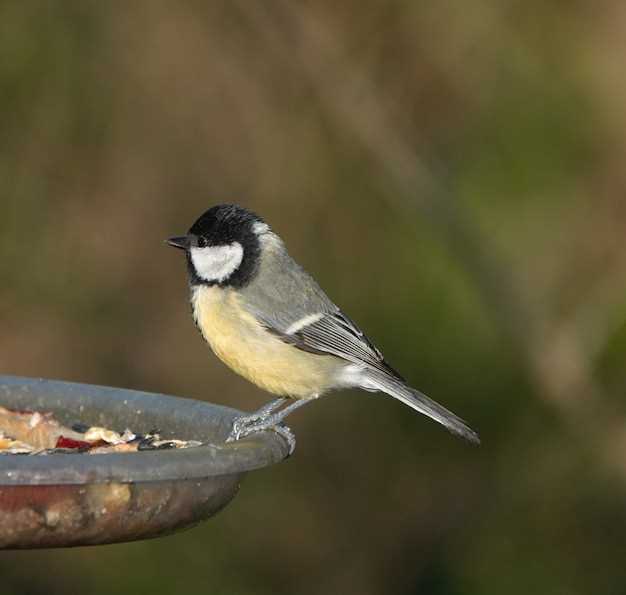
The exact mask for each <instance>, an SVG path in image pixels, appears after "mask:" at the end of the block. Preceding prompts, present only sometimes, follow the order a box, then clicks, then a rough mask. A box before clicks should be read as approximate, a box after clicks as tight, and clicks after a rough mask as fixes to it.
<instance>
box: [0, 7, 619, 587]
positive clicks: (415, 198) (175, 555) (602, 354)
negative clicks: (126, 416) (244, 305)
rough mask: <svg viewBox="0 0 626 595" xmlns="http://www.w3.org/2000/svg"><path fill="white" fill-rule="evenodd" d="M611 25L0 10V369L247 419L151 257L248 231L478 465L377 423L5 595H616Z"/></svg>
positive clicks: (481, 10)
mask: <svg viewBox="0 0 626 595" xmlns="http://www.w3.org/2000/svg"><path fill="white" fill-rule="evenodd" d="M625 40H626V11H625V10H624V6H623V5H622V4H620V3H619V2H604V1H601V2H597V3H594V4H589V3H583V2H572V3H566V2H533V1H531V2H526V3H519V2H496V1H493V0H491V1H490V0H481V1H479V2H477V3H472V4H468V3H464V2H460V1H459V0H451V1H448V2H442V3H436V2H410V1H406V0H405V1H402V0H394V1H391V2H385V3H377V2H344V3H341V4H339V5H336V3H332V2H319V3H293V2H287V1H278V2H273V3H248V2H242V1H236V2H211V3H203V2H193V1H184V2H178V3H173V2H148V1H139V2H133V3H121V2H95V1H66V2H61V3H53V2H39V1H28V2H10V1H9V2H3V3H1V4H0V55H1V56H2V59H1V60H0V130H1V131H2V134H1V135H0V196H1V197H2V198H1V200H2V207H3V208H2V217H0V251H1V254H2V258H1V259H0V276H1V278H2V280H3V282H2V287H1V289H0V312H1V313H2V325H3V332H2V333H1V334H0V372H2V373H9V374H18V375H27V376H43V377H50V378H60V379H66V380H75V381H80V382H91V383H99V384H107V385H118V386H125V387H130V388H138V389H144V390H155V391H160V392H166V393H167V392H169V393H172V394H179V395H185V396H192V397H195V398H200V399H206V400H210V401H214V402H219V403H227V404H230V405H233V406H236V407H239V408H242V409H248V410H251V409H254V408H256V407H257V406H258V405H259V404H260V403H261V402H262V401H263V400H264V399H266V398H267V396H266V395H264V394H261V393H260V392H259V391H258V390H257V389H255V388H254V387H252V386H250V385H248V384H247V383H246V382H245V381H243V380H242V379H240V378H238V377H236V376H234V375H233V374H232V373H231V372H230V371H228V370H227V369H226V368H225V367H223V366H222V365H221V364H220V363H219V362H217V360H216V359H215V358H214V357H212V356H211V355H210V354H209V352H208V350H207V348H206V346H205V345H204V343H203V342H202V340H201V339H200V337H199V336H198V335H197V333H196V332H195V330H194V328H193V324H192V321H191V317H190V316H189V308H188V306H187V302H186V300H187V289H186V279H185V272H184V269H183V266H182V263H181V260H180V255H179V254H173V253H172V252H171V251H170V250H168V249H167V248H166V247H165V246H164V245H163V243H162V240H163V238H165V237H168V236H169V235H172V234H176V233H179V232H182V231H184V230H185V229H186V228H187V227H188V226H189V225H190V223H191V222H192V221H193V220H194V219H195V217H196V216H197V215H199V214H200V213H201V212H202V211H203V210H204V209H206V208H208V207H209V206H211V205H212V204H215V203H217V202H224V201H234V202H239V203H241V204H243V205H244V206H247V207H249V208H252V209H254V210H257V211H258V212H259V213H260V214H262V215H263V216H264V217H265V218H266V219H267V220H268V221H269V222H270V223H271V225H272V226H273V227H274V228H275V229H276V230H277V231H278V232H279V233H280V234H281V235H282V236H283V237H284V239H285V240H286V242H287V244H288V246H289V248H290V250H291V252H292V254H293V255H294V256H295V257H296V258H297V259H298V260H299V261H300V262H301V263H302V264H304V265H305V266H306V268H307V269H309V270H310V271H311V272H312V273H313V274H314V275H315V276H316V277H317V278H318V279H319V280H320V282H321V284H322V285H323V286H324V287H325V288H326V289H327V291H328V293H329V294H330V295H331V296H332V297H333V298H334V299H335V301H336V302H337V303H339V304H340V305H341V306H342V307H344V308H345V310H346V311H347V312H348V313H349V314H350V315H351V316H352V317H353V318H354V319H355V320H357V321H358V322H359V323H360V324H361V325H362V326H363V327H364V328H365V329H366V330H367V331H368V334H369V335H370V336H372V338H373V339H374V340H375V341H376V342H377V344H378V345H379V346H380V347H381V348H382V349H383V351H384V352H385V354H386V356H387V358H388V359H389V361H390V362H391V363H392V364H393V365H394V366H395V367H397V368H398V369H400V370H401V371H402V372H403V374H404V375H405V376H406V377H407V378H408V379H409V380H410V381H411V382H412V383H413V384H414V385H415V386H416V387H419V388H421V389H422V390H424V391H426V392H427V393H428V394H430V395H432V396H433V397H434V398H436V399H437V400H438V401H440V402H442V403H444V404H446V405H447V406H449V407H450V408H451V409H452V410H454V411H455V412H457V413H458V414H459V415H461V416H462V417H464V418H465V419H467V420H468V421H469V422H470V423H471V424H472V425H473V426H474V427H476V428H477V429H478V430H479V431H480V433H481V437H482V439H483V445H482V446H481V447H480V448H479V449H474V448H470V447H468V446H467V445H465V444H463V443H461V442H460V441H458V440H455V439H453V438H452V437H450V436H449V435H448V434H447V433H446V432H444V431H443V430H441V428H439V427H437V426H436V425H435V424H433V423H430V422H428V421H427V420H425V419H423V418H420V417H418V416H416V415H414V414H413V413H411V412H410V411H409V410H408V409H406V408H404V407H402V406H401V405H399V404H398V403H396V402H394V401H392V400H391V399H386V398H383V397H382V396H373V395H367V394H364V393H344V394H336V395H333V396H331V397H328V398H325V399H323V400H322V401H320V402H319V403H317V404H315V405H312V406H311V407H310V409H309V408H307V409H305V410H304V411H303V412H300V413H297V414H295V415H294V416H293V418H292V419H291V425H292V427H293V428H294V429H295V430H296V432H297V434H298V439H299V447H298V451H297V453H296V455H295V457H294V458H293V459H291V460H290V461H289V462H287V463H285V464H282V465H279V466H277V467H275V468H271V469H268V470H266V471H263V472H259V473H254V474H252V475H251V476H250V477H248V478H247V479H246V481H245V483H244V486H243V490H242V492H241V494H240V495H239V497H238V498H237V499H236V500H235V502H234V503H233V504H232V505H231V506H230V507H229V508H228V509H226V510H225V511H224V512H223V513H221V514H220V515H219V516H218V517H217V518H215V519H214V520H212V521H210V522H209V523H207V524H205V525H204V526H201V527H199V528H197V529H194V530H192V531H189V532H186V533H183V534H180V535H176V536H173V537H169V538H166V539H161V540H156V541H152V542H143V543H136V544H127V545H118V546H107V547H101V548H83V549H78V550H71V551H44V552H32V553H29V552H22V553H2V554H0V576H2V579H1V586H0V592H1V593H2V594H3V595H5V594H6V595H17V594H39V593H46V594H47V595H54V594H56V593H59V594H61V593H62V594H64V595H65V594H66V593H68V592H81V591H82V592H88V593H93V594H99V593H110V592H111V589H112V585H114V587H113V590H114V591H115V592H118V591H119V592H134V593H148V592H149V593H151V594H152V595H158V594H159V593H172V592H178V591H182V590H183V589H185V590H188V591H193V592H208V593H212V594H222V593H223V594H232V595H238V594H242V595H244V594H245V595H247V594H254V595H257V594H259V595H263V594H265V593H267V594H270V593H271V594H295V593H297V594H303V595H308V594H313V593H358V594H360V595H370V594H371V595H376V594H383V593H384V594H386V593H407V594H409V593H410V594H417V593H428V594H432V595H459V594H464V595H465V594H469V595H472V594H481V595H487V594H494V595H501V594H502V593H507V595H516V594H518V593H519V594H520V595H521V594H526V593H528V592H529V591H530V592H536V593H542V594H555V595H557V594H559V595H560V594H565V593H567V594H578V593H580V594H582V593H624V592H626V567H625V566H624V563H623V559H624V558H623V556H624V554H625V553H626V547H625V546H624V535H625V534H626V507H625V505H624V502H625V500H624V497H625V495H626V490H625V487H626V486H625V482H626V417H625V415H626V411H625V407H624V399H623V396H624V391H625V390H626V367H625V366H624V361H625V359H624V358H625V356H626V294H625V289H626V260H625V254H626V234H625V231H626V208H625V207H626V202H625V201H624V181H625V180H624V165H623V164H624V159H625V157H626V85H625V83H624V80H625V79H624V76H623V64H624V59H623V57H624V52H625V51H626V41H625Z"/></svg>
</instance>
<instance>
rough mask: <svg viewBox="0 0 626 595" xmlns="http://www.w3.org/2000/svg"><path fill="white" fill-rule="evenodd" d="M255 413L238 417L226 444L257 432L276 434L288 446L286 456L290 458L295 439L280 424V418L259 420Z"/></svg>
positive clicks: (270, 416)
mask: <svg viewBox="0 0 626 595" xmlns="http://www.w3.org/2000/svg"><path fill="white" fill-rule="evenodd" d="M257 413H258V412H256V413H253V414H251V415H245V416H242V417H238V418H237V419H236V420H235V421H234V422H233V428H232V430H231V432H230V435H229V436H228V438H227V439H226V442H235V441H236V440H241V439H242V438H245V437H246V436H250V434H256V433H257V432H276V433H277V434H278V435H279V436H282V437H283V439H284V440H285V442H287V444H288V446H289V455H288V456H291V455H292V454H293V451H294V450H295V449H296V437H295V436H294V434H293V432H292V431H291V429H289V428H288V427H287V426H286V425H285V424H283V423H281V421H280V418H279V419H276V417H277V416H274V415H266V416H265V417H264V418H260V417H259V415H257Z"/></svg>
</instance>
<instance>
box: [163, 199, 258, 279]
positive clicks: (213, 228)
mask: <svg viewBox="0 0 626 595" xmlns="http://www.w3.org/2000/svg"><path fill="white" fill-rule="evenodd" d="M268 229H269V228H268V226H267V225H266V224H265V223H264V222H263V220H262V219H261V218H260V217H259V216H258V215H255V214H254V213H252V212H251V211H248V210H247V209H244V208H242V207H239V206H237V205H231V204H224V205H217V206H215V207H212V208H210V209H209V210H208V211H206V212H205V213H203V214H202V215H201V216H200V217H199V218H198V219H197V221H196V222H195V223H194V224H193V225H192V226H191V227H190V228H189V231H188V232H187V235H185V236H182V237H177V238H170V239H169V240H167V241H168V243H169V244H170V246H174V247H175V248H181V249H183V250H185V253H186V255H187V267H188V270H189V277H190V282H191V284H192V285H222V286H232V287H243V286H244V285H246V284H247V283H249V282H250V280H251V279H252V278H253V277H254V275H255V274H256V272H257V269H258V264H259V257H260V254H261V245H260V241H259V236H260V235H261V234H263V233H265V232H267V231H268Z"/></svg>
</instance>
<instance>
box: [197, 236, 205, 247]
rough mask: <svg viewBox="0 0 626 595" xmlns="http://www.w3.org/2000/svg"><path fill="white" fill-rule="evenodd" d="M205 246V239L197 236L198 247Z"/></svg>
mask: <svg viewBox="0 0 626 595" xmlns="http://www.w3.org/2000/svg"><path fill="white" fill-rule="evenodd" d="M205 247H206V239H205V238H203V237H202V236H199V237H198V248H205Z"/></svg>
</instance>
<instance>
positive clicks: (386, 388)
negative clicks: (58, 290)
mask: <svg viewBox="0 0 626 595" xmlns="http://www.w3.org/2000/svg"><path fill="white" fill-rule="evenodd" d="M166 242H167V243H168V244H169V245H170V246H172V247H175V248H178V249H180V250H182V251H184V253H185V257H186V264H187V273H188V281H189V289H190V302H191V311H192V315H193V319H194V322H195V324H196V326H197V328H198V330H199V331H200V333H201V335H202V336H203V337H204V339H205V340H206V342H207V343H208V344H209V346H210V347H211V349H212V350H213V352H214V353H215V355H216V356H217V357H218V358H219V359H220V360H222V362H224V363H225V364H226V365H227V366H228V367H230V368H231V369H232V370H233V371H235V372H236V373H238V374H240V375H241V376H243V377H244V378H246V379H247V380H249V381H250V382H252V383H253V384H255V385H257V386H258V387H260V388H261V389H264V390H265V391H267V392H269V393H272V394H273V395H275V398H274V399H273V400H272V401H270V402H268V403H267V404H265V405H264V406H262V407H261V408H260V409H258V410H257V411H255V412H253V413H250V414H245V415H242V416H240V417H238V418H236V419H235V420H234V422H233V425H232V430H231V433H230V435H229V437H228V441H235V440H240V439H241V438H244V437H246V436H248V435H250V434H253V433H256V432H262V431H268V430H273V431H275V432H277V433H279V434H281V435H282V436H283V437H284V438H285V439H286V440H287V442H288V444H289V449H290V453H292V452H293V450H294V448H295V436H294V435H293V433H292V432H291V430H290V429H289V428H288V427H287V426H285V425H284V423H283V420H284V419H285V417H286V416H287V415H288V414H290V413H291V412H293V411H294V410H296V409H297V408H299V407H301V406H302V405H304V404H306V403H310V402H311V401H313V400H315V399H317V398H319V397H321V396H322V395H324V394H326V393H328V392H330V391H332V390H338V389H348V388H359V389H363V390H365V391H370V392H380V393H385V394H387V395H390V396H391V397H393V398H395V399H397V400H398V401H401V402H402V403H404V404H405V405H408V406H409V407H411V408H412V409H414V410H415V411H417V412H419V413H422V414H424V415H426V416H427V417H429V418H431V419H433V420H435V421H436V422H439V423H440V424H441V425H443V426H444V427H445V428H446V429H447V430H448V431H450V432H451V433H452V434H455V435H457V436H460V437H462V438H464V439H466V440H467V441H469V442H470V443H474V444H479V443H480V439H479V437H478V434H477V433H476V432H475V431H474V430H472V429H471V428H470V427H469V426H468V425H467V423H466V422H465V421H463V420H462V419H461V418H460V417H458V416H457V415H455V414H454V413H452V412H451V411H449V410H448V409H446V408H445V407H443V406H442V405H440V404H438V403H437V402H435V401H433V400H432V399H430V398H429V397H427V396H426V395H425V394H423V393H422V392H420V391H418V390H416V389H414V388H412V387H411V386H409V384H407V382H406V381H405V380H404V378H403V377H402V376H400V374H399V373H398V372H396V371H395V370H394V369H393V368H392V367H391V366H390V365H389V364H388V363H387V361H386V360H385V358H384V357H383V355H382V353H381V351H380V350H379V349H378V348H377V347H376V346H375V345H374V344H373V343H372V341H370V339H369V338H368V337H367V336H366V335H365V333H364V332H363V331H362V330H361V329H360V328H359V327H358V326H357V325H356V323H354V322H353V321H352V319H350V318H349V317H348V316H347V315H346V314H345V313H344V312H343V311H342V310H341V309H340V308H339V307H338V306H336V305H335V303H334V302H333V301H332V300H331V299H330V298H329V297H328V296H327V295H326V293H325V292H324V291H323V290H322V289H321V287H320V286H319V285H318V283H317V282H316V281H315V279H313V277H312V276H311V275H309V274H308V273H307V272H306V271H305V270H304V269H303V268H302V267H301V266H300V265H299V264H298V263H297V262H296V261H295V260H294V259H293V258H292V257H291V256H290V255H289V253H288V252H287V249H286V247H285V244H284V242H283V240H282V239H281V238H280V237H279V236H278V234H277V233H275V232H274V231H273V229H272V228H271V227H270V226H269V225H268V224H267V223H266V222H265V221H264V220H263V219H262V218H261V217H260V216H258V215H257V214H256V213H254V212H252V211H250V210H248V209H246V208H244V207H241V206H238V205H236V204H219V205H216V206H213V207H211V208H209V209H208V210H207V211H205V212H204V213H203V214H202V215H201V216H200V217H199V218H198V219H197V220H196V221H195V222H194V224H193V225H192V226H191V227H190V228H189V231H188V232H187V233H186V234H185V235H183V236H177V237H172V238H169V239H168V240H166Z"/></svg>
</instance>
